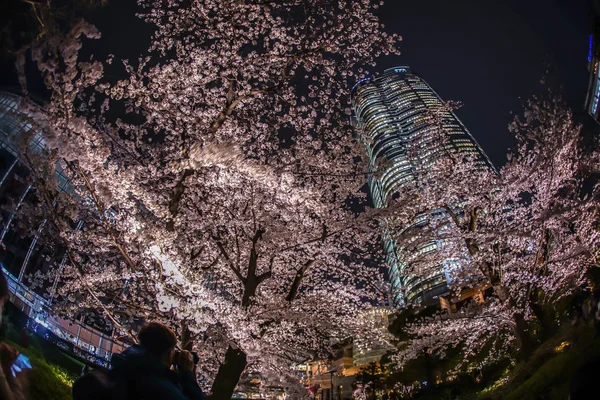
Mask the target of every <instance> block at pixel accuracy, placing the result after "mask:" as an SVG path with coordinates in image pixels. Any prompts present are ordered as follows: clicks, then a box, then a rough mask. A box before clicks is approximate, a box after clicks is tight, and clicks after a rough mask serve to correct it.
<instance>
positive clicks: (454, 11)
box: [369, 0, 591, 166]
mask: <svg viewBox="0 0 600 400" xmlns="http://www.w3.org/2000/svg"><path fill="white" fill-rule="evenodd" d="M381 11H382V12H381V19H382V21H383V23H384V24H385V25H386V29H387V30H388V31H390V32H392V31H393V32H396V33H399V34H400V35H402V37H403V42H402V45H401V47H400V50H401V52H402V54H401V55H400V56H394V57H387V58H385V59H383V60H382V62H381V64H380V65H379V68H378V71H379V70H381V71H383V70H384V69H386V68H390V67H393V66H397V65H409V66H411V67H412V68H413V70H414V71H415V72H416V73H418V74H419V75H420V76H421V77H422V78H423V79H425V80H426V81H427V82H428V83H429V84H430V85H431V86H432V87H433V89H434V90H435V91H436V92H438V94H439V95H440V96H441V97H442V98H443V99H444V100H456V101H461V102H462V103H463V107H462V108H461V109H460V110H459V111H458V112H457V114H458V116H459V118H460V119H461V120H462V122H463V123H464V124H465V125H466V127H467V129H469V130H470V131H471V133H472V134H473V136H474V137H475V138H476V140H477V141H478V142H479V144H480V145H481V147H483V149H484V151H485V152H486V153H487V154H488V156H489V157H490V158H491V160H492V162H493V163H494V164H496V165H497V166H500V165H502V164H503V163H504V162H505V160H506V150H507V148H508V147H510V146H511V145H512V143H513V142H512V137H511V134H510V133H509V132H508V130H507V125H508V123H509V122H510V121H511V120H512V118H513V117H512V116H511V114H510V113H511V111H512V112H515V113H520V112H521V111H522V109H523V108H522V104H523V101H524V100H525V99H527V98H529V97H530V95H531V94H532V93H540V92H541V91H543V90H544V89H543V87H542V85H541V84H540V81H541V79H542V77H543V74H544V70H545V68H546V65H550V66H551V70H552V71H553V78H554V80H555V82H556V84H558V85H560V86H561V87H562V91H563V95H564V98H565V99H566V100H567V102H568V103H569V105H570V106H571V107H573V108H574V109H577V110H581V109H582V108H583V104H584V102H585V95H586V90H587V82H588V77H589V75H588V71H587V55H588V38H589V34H590V31H591V23H590V17H589V16H590V5H589V4H588V1H586V0H484V1H476V0H415V1H403V0H388V1H387V2H386V4H385V5H384V7H383V9H382V10H381ZM369 72H373V71H369ZM589 119H590V120H591V118H589Z"/></svg>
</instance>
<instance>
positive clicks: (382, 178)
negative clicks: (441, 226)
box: [352, 66, 491, 307]
mask: <svg viewBox="0 0 600 400" xmlns="http://www.w3.org/2000/svg"><path fill="white" fill-rule="evenodd" d="M352 105H353V108H354V114H355V118H356V121H355V122H356V125H357V127H358V130H359V132H360V134H361V135H362V138H363V141H364V143H365V146H366V152H367V156H368V157H369V160H370V162H369V176H368V185H369V191H370V194H371V197H372V199H373V203H374V206H375V207H378V208H382V207H386V206H387V204H388V202H389V200H390V199H391V198H392V197H393V196H395V195H398V190H399V189H400V188H402V187H403V186H405V185H408V184H409V183H410V182H413V181H414V180H415V171H416V170H417V169H418V168H427V166H428V165H431V164H432V163H433V162H434V161H435V160H437V159H439V158H440V157H444V156H446V155H447V154H451V153H461V154H473V155H474V157H475V159H477V163H478V164H480V165H481V166H482V168H488V167H489V166H490V165H491V163H490V161H489V160H488V158H487V156H486V155H485V154H484V153H483V151H482V150H481V148H480V147H479V145H478V144H477V143H476V141H475V139H474V138H473V137H472V136H471V134H470V133H469V131H468V130H467V129H466V128H465V126H464V125H463V124H462V123H461V122H460V120H459V119H458V118H457V117H456V115H455V114H454V113H453V112H452V111H451V110H447V109H445V108H443V105H444V103H443V101H442V100H441V99H440V97H439V96H438V95H437V93H436V92H435V91H434V90H433V89H432V88H431V87H430V86H429V85H428V84H427V83H426V82H425V81H424V80H423V79H422V78H421V77H419V76H418V75H416V74H415V73H413V71H412V70H411V69H410V67H406V66H402V67H396V68H390V69H388V70H386V71H385V72H384V73H383V75H382V76H381V77H378V78H372V77H368V78H365V79H362V80H360V81H359V82H358V83H357V84H356V85H355V86H354V88H353V89H352ZM434 112H435V113H437V114H436V118H437V122H436V125H434V124H433V123H432V113H434ZM440 129H441V130H442V134H441V135H440V131H439V130H440ZM434 132H435V133H436V134H433V133H434ZM440 137H443V138H444V140H441V139H440ZM439 184H440V185H443V184H444V183H443V182H439ZM424 217H425V215H421V216H415V219H416V220H415V222H414V223H415V224H416V225H418V224H420V223H422V222H423V220H424ZM430 217H433V218H442V219H443V218H447V217H448V215H447V213H446V212H445V211H444V210H430ZM383 243H384V248H385V252H386V258H387V264H388V266H389V269H388V273H389V280H390V283H391V286H392V300H393V303H394V305H396V306H399V307H404V306H406V305H409V304H413V305H429V304H435V303H439V296H441V295H443V294H445V293H447V292H448V286H447V283H448V275H447V273H446V269H447V268H448V267H449V266H450V265H451V264H452V263H454V262H455V261H453V260H448V261H447V263H446V265H440V266H439V268H437V269H436V270H434V271H431V272H430V273H429V274H428V275H427V276H413V275H410V274H408V273H406V270H407V267H408V265H407V262H406V259H407V257H406V254H405V253H403V251H404V250H403V249H400V248H398V246H397V245H396V243H395V242H394V240H393V239H392V237H391V235H390V233H389V232H388V231H387V230H386V229H383ZM441 246H442V244H441V243H439V242H436V241H431V242H430V243H427V244H425V245H424V246H422V247H421V248H419V249H418V250H417V251H418V252H419V253H418V254H416V255H415V254H411V256H418V255H420V254H427V253H430V252H433V251H436V250H437V249H438V248H440V247H441Z"/></svg>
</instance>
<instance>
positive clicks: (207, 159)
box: [18, 0, 399, 398]
mask: <svg viewBox="0 0 600 400" xmlns="http://www.w3.org/2000/svg"><path fill="white" fill-rule="evenodd" d="M139 5H140V7H141V10H142V11H141V13H140V17H141V18H143V19H144V20H145V21H147V22H149V23H152V24H154V26H155V27H156V31H155V34H154V37H153V39H152V43H151V46H150V48H149V50H148V54H147V55H141V56H140V58H139V59H138V62H137V64H136V65H135V66H134V65H132V64H131V63H130V62H127V61H124V65H125V67H126V68H125V69H126V72H127V75H128V77H127V78H126V79H124V80H121V81H117V82H114V81H110V80H109V79H105V78H103V69H104V65H103V63H102V62H100V61H97V60H90V61H80V60H78V54H79V51H80V49H81V47H82V41H81V38H82V37H87V38H98V37H99V36H100V34H99V32H97V31H96V29H95V28H94V27H92V26H90V25H88V24H86V23H85V22H83V21H79V22H78V23H77V24H75V25H74V26H73V28H72V29H71V30H70V31H69V32H68V33H66V34H62V35H61V34H56V35H54V36H52V37H49V38H47V40H41V41H39V42H37V43H36V44H35V46H34V47H33V49H32V58H33V60H34V61H35V62H37V63H38V67H39V70H40V71H41V72H42V74H43V77H44V81H45V83H46V86H47V87H48V88H49V89H50V90H51V93H52V97H51V100H50V102H49V104H47V105H46V106H45V107H44V110H43V112H41V111H40V110H39V109H38V108H36V107H31V106H28V104H27V103H26V102H24V104H23V109H24V110H25V113H27V114H28V115H29V116H30V118H31V120H32V121H35V124H36V127H37V128H38V129H39V130H40V131H41V132H43V135H44V139H45V142H46V146H47V152H46V153H45V154H31V152H29V151H28V148H27V146H24V147H23V151H22V152H23V157H22V158H23V159H24V160H26V161H27V163H28V165H29V166H30V167H31V168H32V172H33V173H32V176H31V181H32V184H33V185H34V186H35V187H36V194H37V196H38V197H39V199H40V204H41V206H40V207H37V208H36V210H35V212H36V213H38V214H40V215H41V216H42V217H43V218H46V219H47V220H48V221H49V223H48V226H47V228H46V229H47V233H48V236H50V237H52V239H53V240H59V241H60V242H61V243H62V244H63V245H64V246H65V247H66V248H67V253H66V260H67V262H65V263H62V264H60V265H57V267H56V269H55V271H53V272H54V273H60V277H61V285H59V287H58V290H59V293H58V295H59V296H58V298H60V299H61V300H62V303H61V304H60V306H61V307H62V310H63V311H64V312H67V313H70V314H71V315H73V314H75V313H76V312H78V311H80V310H81V309H84V308H89V309H92V310H96V311H97V312H99V313H101V314H102V315H104V316H106V317H107V318H108V319H110V320H111V322H112V324H113V325H114V326H115V327H116V328H117V329H120V330H122V331H124V332H127V333H128V334H129V335H131V336H132V340H134V338H133V336H134V335H133V333H132V332H131V326H130V325H131V318H132V317H133V316H136V317H138V318H144V319H159V320H163V321H167V322H169V323H170V324H171V325H173V326H175V327H176V328H177V330H178V332H179V334H180V335H181V337H182V346H183V347H185V348H193V349H194V350H196V351H197V352H198V353H199V356H200V358H201V362H200V365H199V368H200V371H199V372H200V373H201V375H203V376H204V377H205V379H206V380H207V381H206V382H214V383H213V385H212V393H213V397H214V398H229V397H231V394H232V393H233V391H234V389H235V387H236V385H237V384H238V382H239V380H240V377H241V376H242V374H243V373H244V372H246V373H252V372H258V373H259V374H260V376H261V379H262V381H263V382H264V383H265V384H270V385H273V384H275V385H279V386H281V387H284V388H287V389H288V390H292V388H293V387H295V386H297V385H298V383H297V379H296V377H295V371H294V369H293V366H294V365H295V364H297V363H299V362H302V361H304V360H307V359H310V358H312V357H314V356H315V355H316V354H323V352H326V351H327V350H328V347H329V345H330V344H331V343H332V340H335V339H336V338H344V337H347V336H351V335H353V334H357V331H359V330H360V328H361V324H360V322H359V321H358V318H356V316H357V315H358V314H359V313H360V312H361V311H362V310H364V309H365V308H367V307H369V306H370V305H371V304H372V303H373V302H375V301H377V300H378V299H379V298H381V297H382V296H383V295H385V293H382V290H381V285H378V284H376V283H378V282H380V281H381V280H382V276H380V271H379V268H378V267H376V266H368V265H365V263H364V262H363V261H364V258H365V253H366V252H368V251H369V250H370V249H371V247H373V243H375V240H376V237H377V224H376V219H377V217H378V215H379V213H380V211H377V210H371V211H368V212H365V213H362V214H360V215H358V214H357V213H356V212H355V211H354V210H353V209H352V204H354V203H356V202H364V198H363V196H362V195H361V194H360V192H359V191H358V189H359V187H360V186H361V185H362V183H363V181H364V174H363V171H364V166H363V165H360V164H357V162H356V161H357V160H356V159H355V157H356V156H357V155H358V154H360V151H361V149H360V145H359V143H358V141H357V140H355V139H353V135H352V126H351V125H350V120H349V118H348V114H349V113H350V111H349V108H348V107H349V105H348V92H349V87H350V85H351V83H352V82H353V81H354V80H356V79H357V75H360V74H362V73H366V71H363V70H362V68H363V66H364V65H374V60H375V58H376V57H378V56H379V55H381V54H387V53H391V52H397V49H396V46H397V42H398V40H399V38H398V37H397V36H395V35H391V36H388V35H387V34H386V33H384V32H383V31H382V28H383V27H382V26H381V25H380V24H379V22H378V21H377V18H376V17H375V15H374V14H373V10H374V9H375V8H377V7H378V6H379V4H378V3H375V4H373V3H372V2H371V1H368V0H363V1H359V2H357V1H349V0H339V1H323V0H292V1H237V0H236V1H233V0H232V1H213V0H202V1H200V0H195V1H176V0H170V1H158V0H140V1H139ZM106 62H107V63H110V62H112V59H111V58H109V59H108V60H107V61H106ZM18 65H19V68H20V69H21V71H23V68H24V62H23V61H22V59H21V62H20V63H19V64H18ZM25 75H26V74H24V73H22V74H21V76H22V79H23V83H24V84H23V87H24V89H25V90H24V91H25V92H26V82H25ZM115 110H116V111H115ZM119 110H125V111H124V113H122V112H119ZM56 168H60V169H61V170H63V171H64V172H65V173H66V174H67V175H68V176H69V178H70V180H71V184H72V185H73V190H74V194H73V195H67V194H65V193H63V192H60V191H58V190H57V183H56V180H55V176H56V173H55V172H56ZM32 212H33V211H32ZM81 222H83V223H81ZM383 292H385V290H384V291H383ZM53 295H54V294H53ZM57 307H58V305H57ZM298 393H300V392H298ZM298 397H300V394H298Z"/></svg>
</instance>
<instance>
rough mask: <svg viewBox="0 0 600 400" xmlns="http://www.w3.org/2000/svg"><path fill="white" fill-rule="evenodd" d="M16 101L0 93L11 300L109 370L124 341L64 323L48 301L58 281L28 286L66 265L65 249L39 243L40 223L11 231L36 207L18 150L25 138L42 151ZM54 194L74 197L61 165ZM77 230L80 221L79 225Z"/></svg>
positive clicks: (1, 222) (3, 235)
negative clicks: (23, 213) (25, 207)
mask: <svg viewBox="0 0 600 400" xmlns="http://www.w3.org/2000/svg"><path fill="white" fill-rule="evenodd" d="M19 102H20V97H19V96H16V95H13V94H10V93H5V92H0V218H1V219H0V266H1V269H2V272H3V273H4V274H5V275H6V276H7V278H8V283H9V289H10V292H11V295H10V300H11V302H12V303H13V304H14V305H15V306H17V307H18V308H19V309H20V310H21V311H22V312H24V313H25V314H26V315H27V316H29V317H30V319H31V321H32V323H33V324H35V325H41V326H43V327H45V328H46V329H48V330H49V331H50V332H52V333H53V334H54V335H55V337H56V338H58V340H60V343H59V345H60V346H61V347H63V348H65V349H66V350H69V351H71V352H74V353H76V354H78V355H79V356H81V357H84V358H87V359H89V360H90V361H92V362H95V363H96V364H100V365H107V364H108V362H109V360H110V357H111V355H112V354H113V353H115V352H120V351H122V349H123V346H124V343H123V341H122V340H117V339H115V338H113V337H111V335H108V334H106V333H103V332H100V331H98V330H97V329H94V328H92V327H89V326H86V325H85V324H84V323H83V322H82V321H68V320H65V319H62V318H60V317H58V316H56V315H54V313H53V310H52V296H53V293H51V295H48V289H50V288H52V289H53V290H51V292H53V291H55V290H56V287H57V285H58V282H59V278H60V277H59V276H56V277H55V278H54V281H53V282H52V281H51V282H47V283H46V284H45V286H41V287H40V286H39V285H38V286H36V287H35V288H33V287H31V284H32V281H31V280H30V276H31V275H32V274H34V273H36V272H40V273H47V272H48V271H49V270H50V268H51V267H52V266H54V267H56V266H59V268H58V271H60V266H61V265H62V264H63V263H64V262H65V261H66V257H65V254H66V249H65V248H63V247H61V246H59V245H57V244H55V243H44V242H43V241H41V240H39V239H40V236H41V235H42V234H43V232H44V229H45V227H46V221H40V223H39V225H38V226H37V229H35V228H34V229H33V230H31V232H33V233H32V234H29V235H23V234H21V233H19V232H18V231H17V229H15V218H16V216H17V214H18V212H19V210H20V209H21V207H22V206H23V205H25V204H26V205H28V206H35V202H36V201H37V198H36V196H35V192H34V189H33V188H32V187H31V186H30V185H29V184H28V175H29V174H30V171H29V169H28V168H27V167H26V166H25V165H23V164H21V163H20V162H19V161H18V158H17V157H18V151H19V146H20V145H21V144H23V140H24V138H25V137H27V138H28V139H29V141H28V146H29V147H28V150H29V151H33V152H35V153H38V154H43V153H44V151H45V148H44V142H43V138H42V135H41V134H40V133H39V132H37V131H34V130H33V128H32V126H31V124H30V123H29V122H28V118H26V117H25V116H24V115H23V114H22V113H20V112H19ZM56 171H57V172H56V173H57V182H58V189H59V190H61V191H64V192H67V193H69V194H70V195H74V192H75V190H74V187H73V185H71V183H70V182H69V180H68V179H67V177H66V176H65V174H64V173H63V171H62V169H61V168H60V165H58V164H57V168H56ZM77 226H78V227H79V228H81V222H80V223H78V225H77Z"/></svg>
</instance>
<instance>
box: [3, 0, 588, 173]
mask: <svg viewBox="0 0 600 400" xmlns="http://www.w3.org/2000/svg"><path fill="white" fill-rule="evenodd" d="M589 2H590V0H485V1H477V0H387V1H386V4H385V5H384V7H383V8H381V9H380V10H379V14H380V16H381V19H382V22H383V23H384V24H385V25H386V29H387V30H388V31H389V32H396V33H398V34H400V35H402V37H403V39H404V40H403V42H402V44H401V47H400V49H401V51H402V54H401V55H400V56H393V57H386V58H384V59H382V60H381V62H380V65H379V66H378V67H377V68H376V70H375V71H373V70H371V71H370V72H371V73H373V72H382V71H383V70H384V69H386V68H390V67H393V66H397V65H409V66H411V67H412V68H413V70H414V71H415V72H417V73H418V74H419V75H421V77H423V79H425V80H426V81H427V82H428V83H429V84H430V85H431V86H432V87H433V88H434V90H436V91H437V92H438V94H439V95H440V96H441V97H442V98H443V99H444V100H456V101H460V102H462V103H463V107H462V108H461V109H460V110H459V111H458V112H457V114H458V116H459V118H460V119H461V120H462V122H463V123H464V124H465V125H466V126H467V128H468V129H469V130H470V131H471V133H472V134H473V136H475V138H476V139H477V141H478V142H479V143H480V145H481V146H482V147H483V149H484V151H485V152H486V153H487V154H488V156H489V157H490V158H491V160H492V162H493V163H494V164H496V165H497V166H500V165H502V164H503V163H504V161H505V160H506V151H507V149H508V148H509V147H510V146H511V145H512V144H513V142H512V136H511V134H510V133H509V132H508V130H507V125H508V123H509V122H510V121H511V120H512V118H513V117H512V116H511V112H514V113H520V112H521V111H522V103H523V101H524V100H525V99H527V98H528V97H530V95H531V94H532V93H539V92H541V91H542V90H543V88H542V86H541V85H540V80H541V79H542V77H543V74H544V70H545V69H546V66H547V65H550V67H551V69H552V71H553V78H554V81H555V82H556V83H557V84H558V85H560V86H562V91H563V94H564V97H565V99H566V100H567V101H568V103H569V105H570V106H571V107H573V109H574V110H577V111H578V112H580V113H581V114H582V115H585V113H583V103H584V101H585V95H586V90H587V80H588V72H587V54H588V36H589V33H590V30H591V23H590V17H589V15H590V7H591V6H590V4H589ZM109 4H110V5H109V6H108V7H105V8H103V9H101V10H100V11H97V12H95V13H94V14H93V15H92V18H88V19H89V20H90V22H93V23H95V24H96V25H97V26H98V28H99V29H100V31H101V32H102V34H103V39H102V40H100V41H87V43H86V44H85V46H84V53H85V52H88V54H89V53H94V54H95V56H96V58H97V59H104V58H105V57H106V55H108V53H113V54H114V55H115V59H116V60H118V59H120V58H131V57H137V55H138V54H140V52H142V51H144V50H145V48H146V46H147V42H146V41H147V37H148V35H149V34H150V32H151V31H152V28H151V27H150V26H148V25H146V24H144V23H143V22H142V21H141V20H139V19H137V18H135V17H134V16H133V15H134V13H135V11H136V8H135V6H134V4H135V2H134V1H133V0H111V1H110V2H109ZM111 69H112V71H111ZM8 70H12V66H9V67H8V68H7V66H6V64H4V65H3V68H2V71H1V75H2V76H1V77H0V84H2V85H6V84H7V82H8V83H10V81H11V79H12V78H11V77H10V76H9V75H10V74H8V73H6V72H7V71H8ZM117 70H119V71H121V70H122V65H121V63H118V62H115V63H113V66H112V68H111V67H109V68H107V71H106V72H107V74H109V75H112V74H113V73H116V74H118V73H119V72H118V71H117ZM14 84H16V82H15V81H14V80H13V85H14ZM585 118H586V117H585V116H584V117H583V119H584V120H585ZM589 120H590V121H591V118H589Z"/></svg>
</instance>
